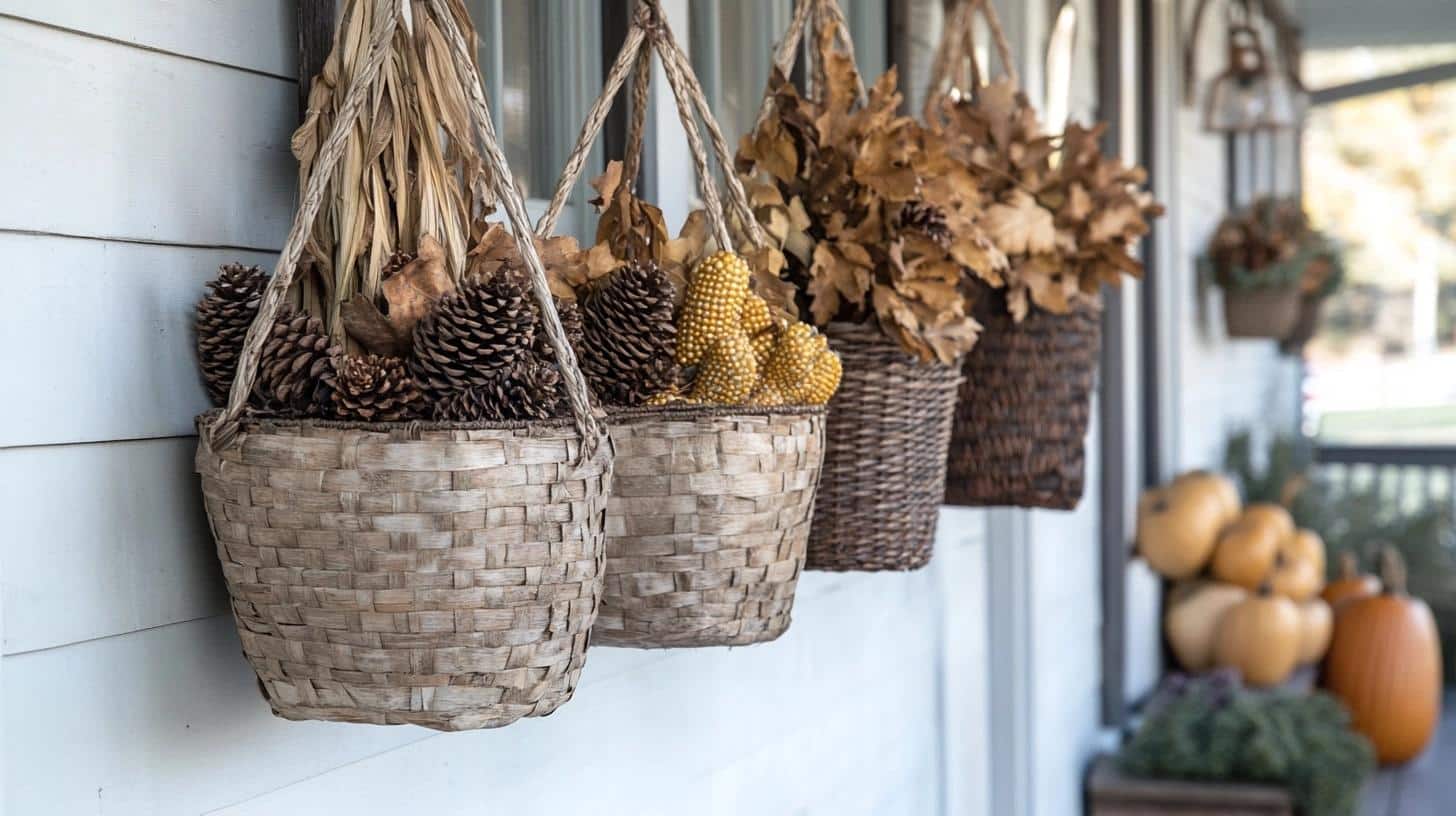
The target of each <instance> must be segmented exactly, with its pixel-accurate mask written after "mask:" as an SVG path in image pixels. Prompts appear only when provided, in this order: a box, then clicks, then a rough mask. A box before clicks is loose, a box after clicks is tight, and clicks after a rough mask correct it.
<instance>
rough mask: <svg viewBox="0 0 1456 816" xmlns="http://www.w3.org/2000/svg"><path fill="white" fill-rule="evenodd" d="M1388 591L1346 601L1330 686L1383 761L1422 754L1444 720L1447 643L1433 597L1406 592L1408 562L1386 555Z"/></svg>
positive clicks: (1328, 674)
mask: <svg viewBox="0 0 1456 816" xmlns="http://www.w3.org/2000/svg"><path fill="white" fill-rule="evenodd" d="M1381 560H1382V565H1383V569H1382V572H1383V573H1384V578H1385V592H1384V593H1382V594H1380V595H1373V596H1370V597H1366V598H1356V599H1353V600H1348V601H1346V603H1345V605H1344V607H1343V608H1342V609H1341V611H1340V614H1339V615H1338V616H1336V618H1335V635H1334V640H1333V642H1332V643H1331V644H1330V653H1329V657H1328V658H1327V660H1326V663H1325V685H1326V686H1328V688H1329V690H1330V691H1331V692H1332V693H1334V694H1335V696H1337V697H1339V698H1340V699H1341V700H1342V701H1343V702H1344V703H1345V706H1346V707H1347V708H1349V709H1350V715H1351V717H1352V718H1353V719H1354V727H1355V730H1356V731H1359V732H1360V733H1362V734H1364V735H1365V736H1366V738H1368V739H1369V740H1370V742H1371V744H1373V745H1374V746H1375V754H1376V756H1377V757H1378V758H1379V760H1380V762H1381V763H1383V764H1390V763H1401V762H1407V761H1409V760H1411V759H1413V758H1415V757H1416V756H1417V755H1418V754H1420V752H1421V751H1422V750H1424V749H1425V747H1426V744H1427V743H1428V742H1430V739H1431V735H1432V734H1433V733H1435V730H1436V724H1437V723H1438V722H1439V721H1440V718H1441V641H1440V638H1439V636H1438V635H1437V632H1436V621H1435V619H1434V618H1432V617H1431V610H1430V607H1428V606H1426V604H1425V602H1423V601H1421V600H1419V599H1416V598H1412V597H1410V596H1408V595H1406V594H1405V566H1404V564H1403V563H1402V562H1401V560H1400V556H1399V554H1397V553H1396V552H1395V550H1394V549H1393V548H1389V547H1387V548H1386V550H1385V552H1384V553H1382V554H1381Z"/></svg>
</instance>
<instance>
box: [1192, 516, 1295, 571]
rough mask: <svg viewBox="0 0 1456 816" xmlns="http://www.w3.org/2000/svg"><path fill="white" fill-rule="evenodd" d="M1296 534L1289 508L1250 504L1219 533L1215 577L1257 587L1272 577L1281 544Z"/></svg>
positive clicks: (1214, 562)
mask: <svg viewBox="0 0 1456 816" xmlns="http://www.w3.org/2000/svg"><path fill="white" fill-rule="evenodd" d="M1293 533H1294V520H1293V519H1292V518H1290V516H1289V511H1288V510H1285V509H1284V508H1283V507H1280V506H1279V505H1277V504H1251V505H1249V507H1248V508H1247V509H1245V510H1244V512H1243V514H1242V515H1240V516H1239V517H1238V520H1237V521H1235V522H1234V523H1233V524H1232V525H1230V526H1229V528H1228V529H1226V530H1224V531H1223V535H1221V536H1219V539H1218V544H1217V546H1215V547H1214V550H1213V562H1212V572H1213V577H1215V578H1217V579H1218V580H1220V581H1227V582H1228V583H1231V584H1238V585H1239V586H1241V587H1243V588H1244V589H1249V590H1252V589H1257V588H1258V587H1259V585H1260V584H1262V583H1263V582H1264V580H1265V579H1266V578H1268V577H1269V571H1270V570H1272V569H1273V568H1274V559H1275V558H1276V557H1278V555H1279V546H1280V544H1282V543H1283V542H1284V541H1285V539H1287V538H1289V536H1291V535H1292V534H1293Z"/></svg>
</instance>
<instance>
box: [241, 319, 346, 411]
mask: <svg viewBox="0 0 1456 816" xmlns="http://www.w3.org/2000/svg"><path fill="white" fill-rule="evenodd" d="M342 353H343V348H342V347H340V346H336V345H334V343H333V341H332V340H330V339H329V336H328V335H327V334H325V333H324V326H323V324H322V323H320V322H319V319H318V318H316V317H312V316H311V315H309V314H308V313H307V312H295V311H292V310H286V311H284V312H282V313H280V315H279V317H278V319H277V320H275V321H273V329H272V331H271V332H270V333H269V335H268V341H267V342H266V343H265V344H264V345H263V356H262V360H261V362H260V363H259V364H258V379H257V383H256V384H255V386H254V392H255V396H256V398H257V400H258V401H259V402H260V403H261V407H262V408H263V409H264V410H265V411H267V412H269V413H274V414H278V415H281V416H285V417H287V416H308V417H312V416H323V415H324V414H325V413H326V411H327V409H328V408H329V405H330V404H331V400H330V397H329V392H330V388H329V384H328V382H326V381H325V378H324V375H325V374H326V373H328V372H329V370H330V366H331V364H332V360H333V358H334V357H335V356H336V355H338V354H342Z"/></svg>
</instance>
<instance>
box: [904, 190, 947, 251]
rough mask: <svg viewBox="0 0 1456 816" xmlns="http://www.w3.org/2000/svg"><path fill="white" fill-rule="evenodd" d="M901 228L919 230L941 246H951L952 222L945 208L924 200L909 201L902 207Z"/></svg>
mask: <svg viewBox="0 0 1456 816" xmlns="http://www.w3.org/2000/svg"><path fill="white" fill-rule="evenodd" d="M900 229H901V231H903V232H918V233H920V234H921V235H924V236H925V237H926V238H929V239H930V240H931V241H934V242H935V243H937V244H939V245H940V246H943V247H944V246H950V239H951V234H950V222H949V220H948V219H947V218H946V215H945V210H942V209H941V208H939V207H937V206H935V205H934V204H926V203H925V202H923V201H909V202H906V203H905V206H903V207H901V208H900Z"/></svg>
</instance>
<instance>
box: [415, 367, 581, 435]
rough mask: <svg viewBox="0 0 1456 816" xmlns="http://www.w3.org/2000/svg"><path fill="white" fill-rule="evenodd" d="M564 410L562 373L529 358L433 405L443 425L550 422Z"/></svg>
mask: <svg viewBox="0 0 1456 816" xmlns="http://www.w3.org/2000/svg"><path fill="white" fill-rule="evenodd" d="M565 411H566V395H565V392H563V391H562V388H561V372H559V371H558V370H557V369H556V366H555V365H553V364H551V363H543V362H540V361H538V360H536V359H534V358H530V357H528V358H526V359H524V360H522V361H521V362H519V363H517V364H516V365H514V366H512V367H511V368H510V369H509V370H507V371H505V372H503V373H502V374H500V375H499V376H497V377H496V378H494V379H493V380H491V381H489V382H486V383H483V384H481V385H475V386H471V387H470V388H467V389H464V390H463V391H457V392H455V393H453V394H449V395H447V396H446V397H445V398H444V399H442V400H440V401H439V402H437V403H435V418H436V419H439V420H443V421H446V422H500V421H507V420H511V421H520V420H533V419H551V418H553V417H558V416H561V415H562V414H563V413H565Z"/></svg>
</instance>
